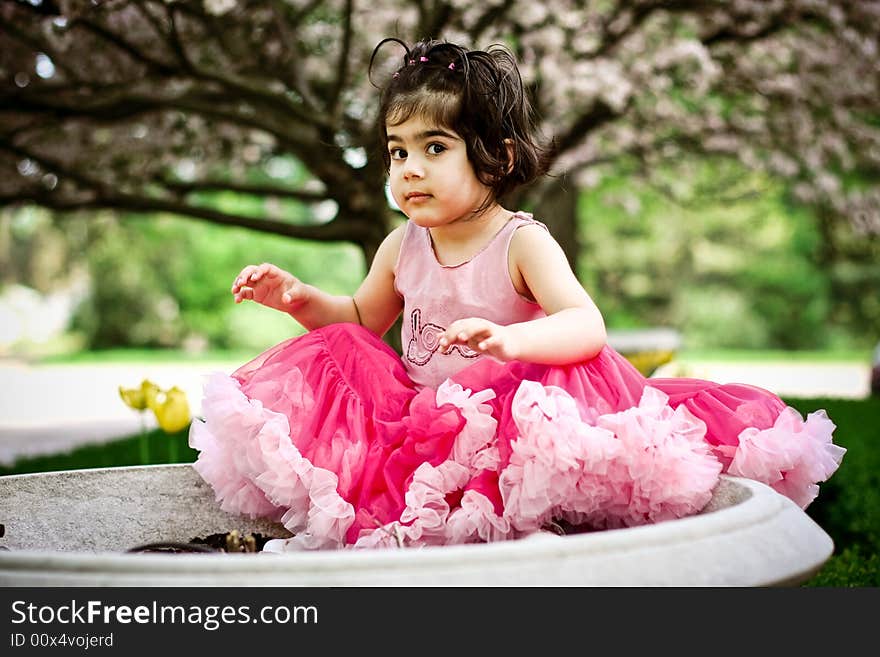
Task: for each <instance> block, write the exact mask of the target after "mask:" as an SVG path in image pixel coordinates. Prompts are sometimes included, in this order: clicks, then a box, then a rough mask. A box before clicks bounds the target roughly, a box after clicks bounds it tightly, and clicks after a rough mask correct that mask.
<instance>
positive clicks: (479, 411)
mask: <svg viewBox="0 0 880 657" xmlns="http://www.w3.org/2000/svg"><path fill="white" fill-rule="evenodd" d="M386 41H388V40H386ZM384 43H385V41H383V42H382V43H380V44H379V46H377V51H378V49H379V47H381V46H382V45H383V44H384ZM398 43H399V42H398ZM404 47H406V46H404ZM374 57H375V52H374ZM379 123H380V126H381V132H382V135H381V136H382V143H383V144H385V145H386V147H387V149H386V151H385V161H386V165H387V167H388V172H389V178H390V185H391V192H392V195H393V197H394V200H395V202H396V203H397V205H398V206H399V207H400V209H401V210H402V211H403V213H404V214H405V215H406V216H407V218H408V221H407V222H406V224H405V225H404V226H402V227H400V228H398V229H396V230H394V231H393V232H392V233H391V234H390V235H388V237H387V238H386V239H385V240H384V242H383V243H382V245H381V246H380V248H379V250H378V252H377V254H376V257H375V259H374V261H373V263H372V265H371V267H370V270H369V273H368V274H367V276H366V278H365V280H364V281H363V283H362V284H361V286H360V287H359V288H358V290H357V291H356V292H355V293H354V296H353V297H348V296H332V295H329V294H327V293H325V292H322V291H321V290H319V289H317V288H315V287H313V286H311V285H308V284H306V283H303V282H302V281H299V280H298V279H296V278H295V277H294V276H292V275H291V274H289V273H288V272H286V271H283V270H282V269H279V268H278V267H276V266H274V265H271V264H261V265H256V266H253V265H251V266H247V267H245V268H244V269H243V270H242V271H241V273H240V274H239V276H238V277H237V278H236V279H235V282H234V284H233V286H232V293H233V295H234V298H235V302H236V303H240V302H241V301H243V300H253V301H256V302H258V303H262V304H264V305H266V306H269V307H271V308H276V309H278V310H280V311H282V312H286V313H289V314H290V315H291V316H292V317H293V318H294V319H296V320H297V321H298V322H300V323H301V324H302V325H303V326H305V327H306V328H307V329H309V332H308V333H307V334H305V335H303V336H301V337H297V338H293V339H290V340H287V341H285V342H283V343H281V344H279V345H277V346H275V347H273V348H271V349H269V350H268V351H267V352H265V353H263V354H261V355H260V356H258V357H257V358H256V359H254V360H253V361H251V362H250V363H247V364H246V365H244V366H243V367H241V368H240V369H238V370H237V371H236V372H235V373H233V374H232V376H231V377H230V376H226V375H223V374H219V373H218V374H215V375H213V376H212V378H210V379H209V381H208V383H207V384H206V386H205V398H204V402H203V414H204V417H205V420H204V422H203V421H195V422H194V423H193V425H192V429H191V433H190V444H191V445H192V446H193V447H194V448H196V449H198V450H200V452H201V453H200V455H199V458H198V460H197V462H196V464H195V467H196V469H197V470H198V471H199V473H200V474H201V475H202V477H204V479H205V480H207V481H208V482H209V483H210V484H211V485H212V486H213V487H214V489H215V491H216V494H217V498H218V500H219V501H220V503H221V505H222V508H223V509H224V510H226V511H230V512H236V513H245V514H250V515H255V516H256V515H259V516H268V517H272V518H274V519H277V520H279V521H280V522H281V523H283V525H284V526H285V527H286V528H288V529H289V530H290V531H291V533H292V534H293V537H292V538H290V539H286V540H276V541H271V542H270V543H269V544H267V547H266V549H268V550H273V551H280V550H290V549H304V548H305V549H314V548H335V547H343V546H354V547H372V546H398V545H438V544H450V543H463V542H475V541H494V540H503V539H511V538H517V537H520V536H523V535H526V534H529V533H532V532H536V531H539V530H541V529H542V528H544V527H546V526H548V525H549V524H551V523H553V522H566V523H570V524H572V525H578V526H588V527H591V528H597V529H600V528H613V527H625V526H633V525H639V524H644V523H649V522H657V521H662V520H666V519H671V518H678V517H682V516H685V515H688V514H692V513H695V512H697V511H699V510H700V509H701V508H702V507H703V506H704V505H705V504H706V503H707V502H708V501H709V499H710V497H711V495H712V490H713V488H714V487H715V485H716V484H717V482H718V478H719V474H720V473H721V472H729V473H730V474H733V475H738V476H744V477H752V478H754V479H757V480H760V481H762V482H764V483H767V484H769V485H771V486H773V487H774V488H776V489H777V490H778V491H780V492H781V493H783V494H785V495H788V496H789V497H791V498H792V499H793V500H794V501H795V502H797V503H798V504H799V505H801V506H806V505H807V504H809V502H810V501H811V500H812V499H813V498H814V497H815V496H816V494H817V491H818V488H817V486H816V482H818V481H824V480H825V479H826V478H827V477H829V476H830V475H831V474H832V473H833V472H834V471H835V470H836V469H837V467H838V465H839V463H840V460H841V458H842V456H843V453H844V451H845V450H843V449H842V448H840V447H837V446H835V445H834V444H833V443H832V442H831V434H832V430H833V429H834V425H833V424H832V423H831V422H830V421H829V420H828V419H827V417H826V416H825V414H824V412H822V411H819V412H817V413H813V414H811V415H810V416H809V418H808V419H807V420H806V421H804V420H803V418H802V417H801V416H800V415H799V414H798V413H797V412H796V411H794V410H793V409H791V408H787V407H786V406H785V405H784V404H783V402H782V401H781V400H780V399H779V398H778V397H776V396H775V395H773V394H771V393H769V392H767V391H765V390H762V389H758V388H755V387H752V386H747V385H717V384H714V383H711V382H708V381H700V380H694V379H652V380H650V381H649V380H646V379H645V378H644V377H643V376H641V375H640V374H639V373H638V371H637V370H636V369H635V368H634V367H632V366H631V365H630V364H629V363H628V362H627V361H626V360H625V359H624V358H623V357H622V356H620V355H619V354H618V353H616V352H615V351H614V350H612V349H611V348H610V347H608V346H607V345H606V344H605V337H606V336H605V326H604V323H603V320H602V316H601V314H600V312H599V310H598V309H597V308H596V306H595V304H594V303H593V301H592V299H591V298H590V296H589V295H588V294H587V293H586V292H585V291H584V289H583V288H582V287H581V285H580V284H579V283H578V281H577V279H576V278H575V276H574V274H573V273H572V271H571V269H570V267H569V266H568V264H567V261H566V259H565V256H564V255H563V252H562V250H561V248H560V247H559V245H558V244H557V243H556V241H555V240H554V239H553V238H552V237H551V235H550V233H549V232H548V231H547V230H546V228H545V226H544V225H543V224H541V223H539V222H538V221H535V220H534V219H532V217H531V216H530V215H529V214H527V213H524V212H511V211H510V210H507V209H505V208H504V207H502V206H501V205H500V204H499V201H498V199H499V198H501V197H502V196H503V195H504V194H506V193H507V192H509V191H511V190H512V189H514V188H516V187H517V186H519V185H523V184H526V183H528V182H531V181H532V180H534V179H535V178H536V177H537V176H539V175H541V174H542V173H544V171H545V160H546V156H545V151H543V150H542V148H541V147H540V146H539V145H538V143H537V142H536V139H535V136H534V128H533V122H532V116H531V110H530V107H529V104H528V102H527V99H526V95H525V93H524V90H523V86H522V81H521V79H520V76H519V73H518V71H517V68H516V63H515V62H514V60H513V58H512V56H511V55H510V54H509V52H508V51H506V50H505V49H503V48H500V47H496V48H492V49H489V50H488V51H468V50H465V49H464V48H461V47H459V46H456V45H453V44H449V43H441V42H438V41H433V40H429V41H422V42H419V43H417V44H415V45H414V46H413V47H412V48H411V49H407V54H406V56H405V58H404V61H403V65H402V66H401V67H400V69H399V70H398V71H397V72H396V73H394V75H393V77H391V78H390V80H389V82H388V83H387V85H386V86H385V88H384V89H383V92H382V97H381V107H380V121H379ZM401 312H403V333H402V347H403V357H402V358H401V357H400V356H398V355H397V354H396V353H395V352H394V351H393V350H392V349H391V348H389V347H388V346H387V345H386V344H385V343H384V342H382V340H381V339H380V337H379V336H381V335H383V334H384V333H385V332H386V331H387V330H388V329H389V327H390V326H391V325H392V324H393V323H394V321H395V320H396V318H397V317H398V316H399V315H400V313H401Z"/></svg>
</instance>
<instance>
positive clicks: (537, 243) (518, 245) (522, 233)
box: [508, 213, 563, 265]
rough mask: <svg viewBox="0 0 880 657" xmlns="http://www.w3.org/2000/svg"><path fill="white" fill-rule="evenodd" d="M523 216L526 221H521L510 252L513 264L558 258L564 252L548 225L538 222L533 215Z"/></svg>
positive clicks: (514, 234)
mask: <svg viewBox="0 0 880 657" xmlns="http://www.w3.org/2000/svg"><path fill="white" fill-rule="evenodd" d="M518 214H519V213H518ZM521 216H523V218H524V219H526V220H525V221H520V222H519V224H520V225H518V226H516V227H515V229H514V231H513V236H512V237H511V240H510V247H509V250H508V253H509V256H510V261H511V263H512V264H515V265H520V264H522V263H524V262H526V261H529V260H540V259H543V258H547V257H556V256H557V255H558V254H560V253H562V252H563V251H562V247H561V246H560V245H559V242H557V241H556V239H555V238H554V237H553V235H552V234H551V233H550V229H549V228H547V226H546V225H544V224H543V223H541V222H540V221H536V220H535V219H533V218H532V217H531V215H528V214H524V215H521Z"/></svg>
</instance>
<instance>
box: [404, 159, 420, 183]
mask: <svg viewBox="0 0 880 657" xmlns="http://www.w3.org/2000/svg"><path fill="white" fill-rule="evenodd" d="M403 177H404V178H405V179H406V180H410V179H411V178H424V177H425V168H424V167H423V166H422V163H421V162H419V161H418V159H416V158H414V157H412V156H410V157H408V158H406V165H405V166H404V168H403Z"/></svg>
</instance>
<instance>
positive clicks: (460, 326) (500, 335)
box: [440, 317, 519, 361]
mask: <svg viewBox="0 0 880 657" xmlns="http://www.w3.org/2000/svg"><path fill="white" fill-rule="evenodd" d="M456 344H463V345H467V346H468V347H470V348H471V349H473V350H474V351H477V352H479V353H482V354H488V355H490V356H493V357H495V358H497V359H499V360H502V361H508V360H515V359H517V358H518V354H519V344H518V342H517V338H516V335H515V332H514V331H513V330H511V328H510V327H509V326H501V325H500V324H495V323H493V322H490V321H489V320H488V319H482V318H480V317H469V318H467V319H459V320H456V321H454V322H452V324H451V325H450V326H449V328H448V329H446V331H445V332H444V333H443V335H442V336H440V351H441V352H442V353H448V352H449V350H450V349H451V348H452V347H453V346H454V345H456Z"/></svg>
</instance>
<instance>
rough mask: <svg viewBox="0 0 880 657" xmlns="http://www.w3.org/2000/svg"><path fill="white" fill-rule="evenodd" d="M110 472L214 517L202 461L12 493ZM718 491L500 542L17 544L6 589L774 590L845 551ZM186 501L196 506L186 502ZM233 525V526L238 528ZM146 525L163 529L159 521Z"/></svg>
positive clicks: (797, 523)
mask: <svg viewBox="0 0 880 657" xmlns="http://www.w3.org/2000/svg"><path fill="white" fill-rule="evenodd" d="M102 476H103V477H110V478H112V477H114V476H119V477H123V478H125V477H135V478H136V479H138V478H139V479H140V480H143V481H149V480H152V479H156V478H158V479H160V480H161V481H165V482H171V483H172V485H174V484H176V483H177V482H185V483H182V484H181V486H182V487H185V486H186V485H192V486H195V488H196V490H197V491H198V492H199V499H200V500H201V503H203V504H204V505H205V508H207V509H209V511H208V513H210V509H211V505H212V504H213V499H212V497H213V495H212V494H211V491H210V489H209V488H208V487H207V486H206V485H205V484H204V483H203V482H201V480H200V479H199V478H198V475H197V474H196V473H195V471H194V470H193V469H192V467H191V465H190V464H176V465H156V466H130V467H124V468H99V469H94V470H78V471H65V472H58V473H34V474H22V475H10V476H6V477H0V493H2V492H3V491H4V490H13V491H14V490H15V488H16V487H17V486H18V487H24V486H37V489H36V490H37V491H38V490H39V486H40V485H42V484H44V483H49V482H51V479H52V478H53V477H54V478H55V479H56V483H57V482H60V481H65V480H66V481H67V482H71V481H76V480H77V479H85V480H88V479H92V478H100V477H102ZM142 490H143V489H142ZM716 490H717V491H718V493H717V495H723V496H724V497H725V498H726V499H725V500H721V501H720V502H719V501H718V500H716V498H715V497H713V502H710V505H709V508H707V510H705V511H704V512H702V513H700V514H698V515H695V516H690V517H686V518H681V519H678V520H670V521H666V522H661V523H657V524H653V525H644V526H639V527H632V528H627V529H613V530H604V531H598V532H590V533H584V534H573V535H567V536H556V535H552V534H538V535H535V536H530V537H527V538H525V539H519V540H515V541H503V542H496V543H478V544H468V545H454V546H443V547H424V548H406V549H375V550H334V551H314V552H296V553H286V554H258V555H237V554H173V555H172V554H146V553H126V552H124V551H122V550H124V549H127V548H124V547H122V548H120V549H119V550H115V551H114V550H101V549H99V550H97V551H80V550H69V551H60V550H57V549H51V548H50V549H40V548H33V547H30V548H25V549H16V548H15V547H14V546H12V547H11V549H9V550H8V551H0V585H4V586H6V585H13V586H18V585H37V586H42V585H47V586H64V585H75V586H127V585H138V586H182V585H195V586H214V585H223V586H251V585H252V586H771V585H791V584H798V583H800V582H803V581H805V580H806V579H807V578H809V577H810V576H811V575H812V574H814V573H815V572H817V571H818V570H819V568H821V566H822V565H823V564H824V563H825V561H826V560H827V559H828V557H830V555H831V553H832V552H833V542H832V541H831V538H830V537H829V536H828V535H827V534H826V533H825V532H824V531H823V530H822V529H821V528H820V527H819V526H818V525H817V524H816V523H815V522H814V521H813V520H812V519H811V518H809V516H807V515H806V513H805V512H804V511H803V510H801V509H800V508H799V507H797V506H796V505H795V504H794V503H793V502H791V501H790V500H788V499H787V498H785V497H783V496H782V495H779V494H778V493H776V492H775V491H773V490H772V489H771V488H769V487H768V486H765V485H764V484H761V483H758V482H755V481H752V480H748V479H742V478H737V477H731V476H728V475H723V476H722V481H721V483H720V484H719V487H718V489H716ZM153 494H154V495H161V491H159V490H156V491H153ZM205 495H207V496H208V497H207V498H205ZM0 497H5V498H6V499H7V503H6V506H4V503H2V502H0V522H5V520H4V515H6V516H7V517H8V514H10V513H21V512H20V511H19V510H15V511H13V510H12V506H11V505H14V504H15V501H14V500H12V498H13V497H14V495H8V494H7V495H0ZM35 499H36V498H35ZM9 500H12V502H11V504H10V502H9ZM184 501H187V502H188V500H187V498H186V497H184ZM147 503H149V502H147ZM120 512H121V513H124V509H121V510H120ZM220 515H221V517H218V518H217V522H218V523H219V524H220V525H222V524H223V523H228V522H229V519H230V517H231V516H228V515H226V514H220ZM236 518H237V519H238V520H240V521H241V523H240V526H241V525H244V526H247V525H249V524H250V525H251V526H253V523H251V522H250V521H249V520H248V519H245V518H243V517H236ZM114 522H116V523H118V522H119V520H118V519H117V520H116V521H114V520H113V519H112V518H110V519H108V523H109V526H111V527H112V526H113V525H114ZM21 526H23V525H19V527H21ZM263 526H264V527H265V525H263ZM232 528H233V527H230V526H228V525H227V530H228V529H232ZM246 530H247V531H253V530H252V529H246ZM16 531H17V529H16V528H15V527H10V526H8V527H7V536H6V538H5V539H0V545H4V544H6V543H7V542H9V541H10V540H11V539H13V537H14V533H15V532H16ZM146 531H154V530H153V529H151V528H150V527H149V526H148V527H146ZM155 540H163V539H162V538H159V537H157V538H156V539H155ZM129 547H134V545H131V546H129Z"/></svg>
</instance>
